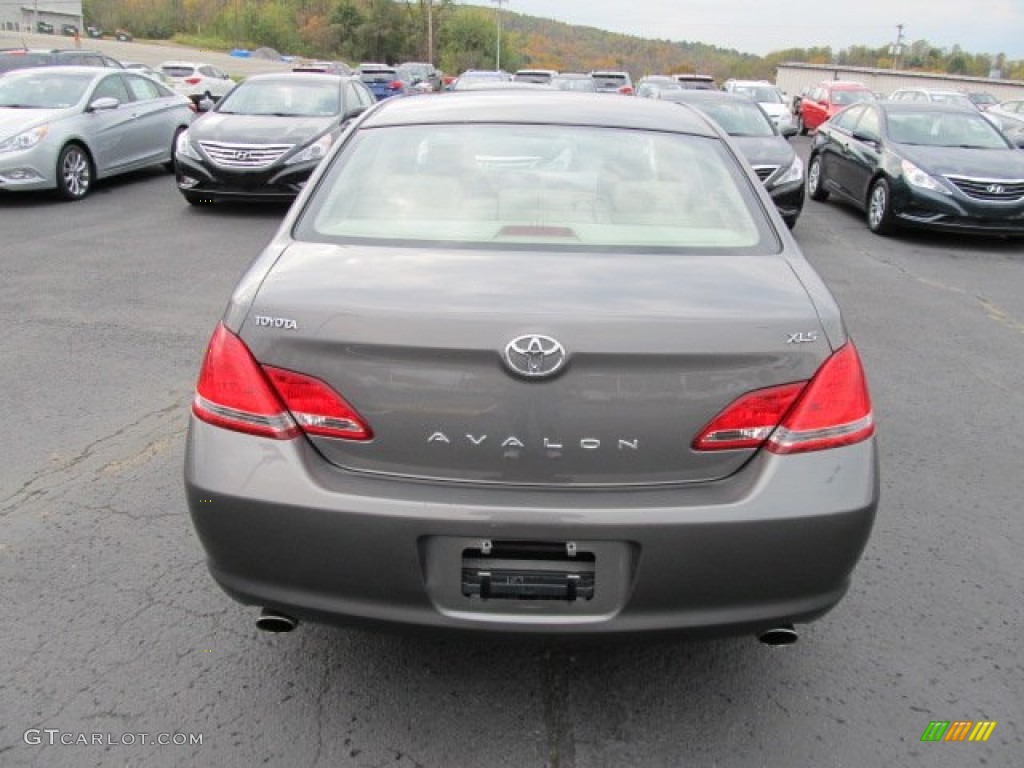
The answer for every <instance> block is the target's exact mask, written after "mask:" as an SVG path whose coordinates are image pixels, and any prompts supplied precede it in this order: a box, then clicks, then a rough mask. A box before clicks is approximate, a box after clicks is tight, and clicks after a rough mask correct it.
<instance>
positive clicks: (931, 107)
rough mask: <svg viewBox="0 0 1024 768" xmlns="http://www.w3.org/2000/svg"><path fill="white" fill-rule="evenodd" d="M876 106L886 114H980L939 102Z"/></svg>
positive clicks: (889, 102)
mask: <svg viewBox="0 0 1024 768" xmlns="http://www.w3.org/2000/svg"><path fill="white" fill-rule="evenodd" d="M875 104H876V106H878V108H879V109H881V110H883V111H884V112H885V113H886V114H888V113H890V112H920V113H934V114H960V115H965V114H966V115H977V116H978V117H981V116H982V115H981V112H979V111H978V110H976V109H974V108H972V107H968V106H961V105H960V104H945V103H943V102H939V101H876V102H875Z"/></svg>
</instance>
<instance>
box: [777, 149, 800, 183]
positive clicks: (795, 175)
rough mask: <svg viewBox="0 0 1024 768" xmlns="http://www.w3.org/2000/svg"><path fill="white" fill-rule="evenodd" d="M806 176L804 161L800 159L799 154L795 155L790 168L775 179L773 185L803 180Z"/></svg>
mask: <svg viewBox="0 0 1024 768" xmlns="http://www.w3.org/2000/svg"><path fill="white" fill-rule="evenodd" d="M803 178H804V161H803V160H801V159H800V156H799V155H796V156H794V157H793V162H792V163H790V165H789V168H787V169H786V172H785V173H783V174H782V175H781V176H779V178H778V180H777V181H775V182H774V183H773V184H772V186H773V187H777V186H779V185H780V184H789V182H791V181H803Z"/></svg>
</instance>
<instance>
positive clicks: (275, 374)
mask: <svg viewBox="0 0 1024 768" xmlns="http://www.w3.org/2000/svg"><path fill="white" fill-rule="evenodd" d="M192 412H193V413H194V414H195V415H196V417H197V418H199V419H201V420H202V421H205V422H207V423H209V424H213V425H215V426H218V427H222V428H224V429H230V430H234V431H236V432H245V433H247V434H251V435H259V436H261V437H270V438H274V439H275V440H290V439H292V438H293V437H296V436H297V435H299V433H300V432H305V433H306V434H308V435H316V436H319V437H336V438H342V439H345V440H370V439H371V438H372V437H373V433H372V431H371V430H370V427H369V426H368V425H367V424H366V422H365V421H364V420H363V419H362V417H361V416H360V415H359V413H358V412H357V411H356V410H355V408H353V407H352V406H351V405H349V404H348V403H347V402H346V401H345V399H344V398H343V397H342V396H341V395H339V394H338V393H337V392H335V391H334V390H333V389H331V387H330V386H329V385H328V384H326V383H325V382H323V381H321V380H319V379H316V378H313V377H312V376H307V375H305V374H303V373H298V372H296V371H289V370H285V369H283V368H275V367H272V366H269V365H268V366H261V365H260V364H259V363H258V362H257V361H256V359H255V358H254V357H253V356H252V353H251V352H250V351H249V348H248V347H246V345H245V342H243V341H242V340H241V339H240V338H239V337H238V336H236V335H235V334H233V333H231V331H229V330H228V329H227V328H226V327H224V325H223V324H220V325H218V326H217V329H216V330H215V331H214V332H213V337H212V338H211V339H210V343H209V345H208V347H207V350H206V356H205V358H204V359H203V366H202V369H201V370H200V372H199V381H198V383H197V384H196V395H195V399H194V400H193V402H192Z"/></svg>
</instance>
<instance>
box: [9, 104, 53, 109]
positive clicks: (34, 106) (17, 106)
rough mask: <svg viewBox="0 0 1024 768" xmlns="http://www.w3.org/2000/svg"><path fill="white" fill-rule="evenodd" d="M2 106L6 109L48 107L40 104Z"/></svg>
mask: <svg viewBox="0 0 1024 768" xmlns="http://www.w3.org/2000/svg"><path fill="white" fill-rule="evenodd" d="M0 107H4V108H6V109H46V107H41V106H39V105H38V104H0Z"/></svg>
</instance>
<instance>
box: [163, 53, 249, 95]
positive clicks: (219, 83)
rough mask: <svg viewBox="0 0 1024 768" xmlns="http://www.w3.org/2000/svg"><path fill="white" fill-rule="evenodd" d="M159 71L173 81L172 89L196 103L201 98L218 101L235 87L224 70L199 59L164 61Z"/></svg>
mask: <svg viewBox="0 0 1024 768" xmlns="http://www.w3.org/2000/svg"><path fill="white" fill-rule="evenodd" d="M160 71H161V72H163V73H164V74H165V75H167V76H168V77H169V78H171V80H172V81H173V82H174V90H176V91H177V92H178V93H180V94H182V95H183V96H188V97H189V98H190V99H192V101H194V102H196V103H197V104H198V103H199V102H200V101H202V100H203V99H212V100H213V101H218V100H220V99H221V98H223V97H224V96H226V95H227V92H228V91H230V90H231V89H232V88H234V87H235V81H234V80H232V79H231V78H230V77H228V75H227V73H226V72H224V71H223V70H220V69H218V68H217V67H215V66H213V65H212V64H205V63H203V62H201V61H165V62H164V63H163V64H161V65H160Z"/></svg>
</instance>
